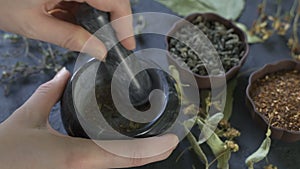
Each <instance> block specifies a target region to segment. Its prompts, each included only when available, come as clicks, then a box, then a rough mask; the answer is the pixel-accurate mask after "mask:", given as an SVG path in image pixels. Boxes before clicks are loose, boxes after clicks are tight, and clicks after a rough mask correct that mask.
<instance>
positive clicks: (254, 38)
mask: <svg viewBox="0 0 300 169" xmlns="http://www.w3.org/2000/svg"><path fill="white" fill-rule="evenodd" d="M235 24H236V26H237V27H239V28H240V29H241V30H242V31H244V32H245V33H246V36H247V41H248V43H250V44H254V43H262V42H264V40H263V39H262V38H260V37H258V36H256V35H253V34H251V33H250V31H249V30H248V28H247V26H246V25H244V24H242V23H238V22H236V23H235Z"/></svg>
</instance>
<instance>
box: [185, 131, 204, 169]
mask: <svg viewBox="0 0 300 169" xmlns="http://www.w3.org/2000/svg"><path fill="white" fill-rule="evenodd" d="M184 129H185V132H186V133H187V139H188V140H189V142H190V144H191V145H192V148H193V149H194V151H195V153H196V154H197V156H198V157H199V158H200V160H201V161H202V162H203V163H204V164H205V169H208V160H207V157H206V155H205V153H204V152H203V150H202V149H201V147H200V145H199V144H198V143H197V140H196V138H195V137H194V136H193V134H192V133H191V132H190V131H189V129H188V128H186V127H185V128H184Z"/></svg>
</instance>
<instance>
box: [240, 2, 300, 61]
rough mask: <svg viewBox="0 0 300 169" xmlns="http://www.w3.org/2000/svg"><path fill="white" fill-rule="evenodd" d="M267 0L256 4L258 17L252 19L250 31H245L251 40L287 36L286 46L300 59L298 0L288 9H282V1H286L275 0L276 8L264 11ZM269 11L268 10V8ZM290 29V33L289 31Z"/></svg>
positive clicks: (299, 13)
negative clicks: (275, 35)
mask: <svg viewBox="0 0 300 169" xmlns="http://www.w3.org/2000/svg"><path fill="white" fill-rule="evenodd" d="M271 2H272V3H273V1H270V3H268V0H262V2H261V4H259V6H258V18H257V19H256V20H255V21H254V23H253V26H252V28H251V29H250V31H249V32H248V31H246V32H248V34H249V37H255V39H251V38H250V42H251V40H253V42H261V40H262V41H265V40H267V39H269V38H270V37H271V36H272V35H274V34H278V35H280V36H284V35H287V36H289V37H290V38H289V40H288V43H287V44H288V46H289V47H290V49H291V55H292V57H293V58H294V59H297V60H300V42H299V36H300V35H299V32H298V27H299V19H300V1H299V0H294V3H293V5H292V6H291V7H290V9H289V11H283V10H282V3H286V1H282V0H277V1H276V2H277V9H276V10H275V11H273V12H269V13H267V12H266V8H268V7H269V6H268V5H271ZM268 11H270V10H268ZM289 30H291V33H289Z"/></svg>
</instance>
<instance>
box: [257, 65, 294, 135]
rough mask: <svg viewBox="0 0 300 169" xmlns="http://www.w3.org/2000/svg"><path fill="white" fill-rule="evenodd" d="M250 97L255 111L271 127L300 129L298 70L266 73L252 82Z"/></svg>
mask: <svg viewBox="0 0 300 169" xmlns="http://www.w3.org/2000/svg"><path fill="white" fill-rule="evenodd" d="M253 85H254V86H253V90H252V93H251V97H252V99H253V101H254V103H255V106H256V111H257V112H259V113H262V114H263V115H264V116H265V117H266V118H267V119H268V121H270V120H271V122H270V124H271V126H273V127H279V128H283V129H287V130H292V131H300V72H299V71H297V70H293V71H282V72H276V73H273V74H269V75H266V76H265V77H263V78H261V79H259V80H257V81H256V82H255V83H254V84H253Z"/></svg>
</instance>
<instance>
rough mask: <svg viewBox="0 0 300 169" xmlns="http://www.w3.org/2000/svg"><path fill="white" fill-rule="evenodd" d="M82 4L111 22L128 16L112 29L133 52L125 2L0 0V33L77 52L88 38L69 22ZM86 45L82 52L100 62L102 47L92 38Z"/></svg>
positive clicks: (131, 30) (104, 51)
mask: <svg viewBox="0 0 300 169" xmlns="http://www.w3.org/2000/svg"><path fill="white" fill-rule="evenodd" d="M84 2H86V3H88V4H89V5H91V6H93V7H94V8H97V9H99V10H102V11H105V12H110V14H111V20H116V19H118V18H121V17H123V16H128V15H129V16H128V17H126V19H124V20H122V21H121V22H120V23H119V24H113V27H114V29H115V31H116V33H117V37H118V38H119V40H121V43H122V44H123V45H124V46H125V47H126V48H127V49H134V48H135V40H134V37H133V28H132V17H131V16H130V15H131V8H130V1H129V0H73V1H71V0H0V4H1V5H0V29H2V30H4V31H8V32H13V33H17V34H20V35H23V36H26V37H28V38H33V39H38V40H42V41H46V42H50V43H53V44H56V45H59V46H62V47H64V48H68V49H70V50H73V51H81V49H82V48H83V46H84V44H85V43H86V41H87V40H88V39H89V38H90V37H91V34H90V33H89V32H88V31H86V30H85V29H83V28H82V27H80V26H78V25H75V24H73V23H72V20H74V12H76V8H77V7H78V5H80V3H84ZM89 42H90V43H89V44H88V45H86V46H87V47H86V48H85V49H84V50H83V51H82V52H86V53H89V54H90V55H92V56H94V57H96V58H98V59H100V60H103V59H104V57H105V55H106V49H105V46H104V45H103V43H102V42H101V41H100V40H98V39H97V38H96V37H93V39H92V40H91V41H89Z"/></svg>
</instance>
